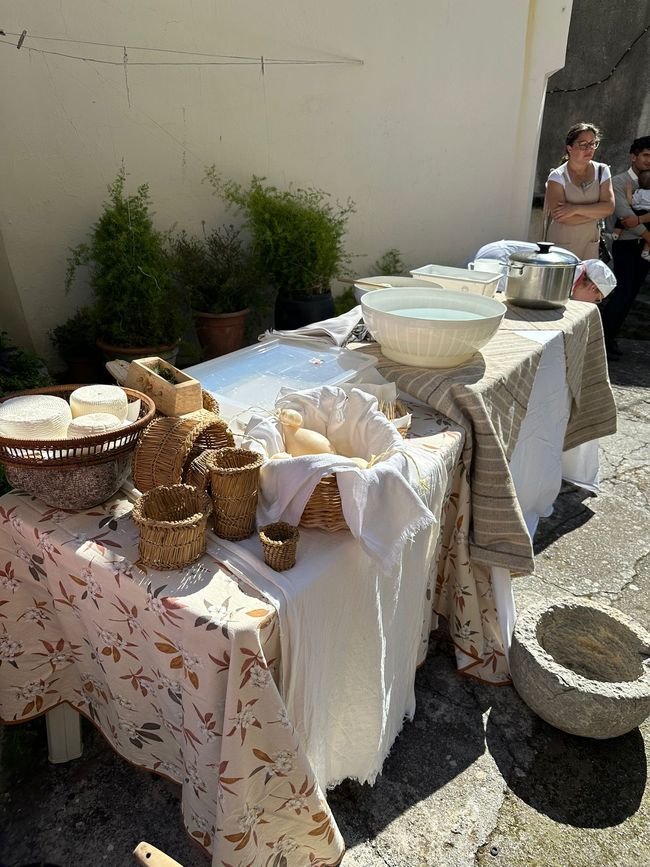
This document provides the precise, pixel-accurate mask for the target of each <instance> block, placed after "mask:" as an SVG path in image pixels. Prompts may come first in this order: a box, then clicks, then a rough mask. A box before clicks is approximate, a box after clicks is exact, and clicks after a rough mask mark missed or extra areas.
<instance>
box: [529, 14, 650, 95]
mask: <svg viewBox="0 0 650 867" xmlns="http://www.w3.org/2000/svg"><path fill="white" fill-rule="evenodd" d="M649 30H650V24H648V25H647V26H646V27H645V28H644V29H643V30H642V31H641V33H639V35H638V36H637V37H636V39H633V40H632V42H631V43H630V44H629V45H628V47H627V48H626V49H625V51H624V52H623V53H622V54H621V56H620V57H619V58H618V60H617V61H616V63H615V64H614V66H612V68H611V69H610V71H609V73H608V74H607V75H606V76H605V77H604V78H601V79H599V80H598V81H592V82H591V83H590V84H583V85H582V86H581V87H567V88H564V87H553V88H551V89H550V90H547V91H546V93H547V94H550V93H578V91H581V90H589V88H590V87H597V86H598V85H599V84H604V83H605V82H606V81H609V79H610V78H611V77H612V75H614V73H615V72H616V70H617V69H618V67H619V66H620V64H621V63H622V62H623V59H624V58H625V57H626V56H627V55H628V54H629V53H630V51H632V49H633V48H634V46H635V45H636V44H637V42H638V41H639V40H640V39H642V38H643V37H644V36H645V35H646V33H647V32H648V31H649Z"/></svg>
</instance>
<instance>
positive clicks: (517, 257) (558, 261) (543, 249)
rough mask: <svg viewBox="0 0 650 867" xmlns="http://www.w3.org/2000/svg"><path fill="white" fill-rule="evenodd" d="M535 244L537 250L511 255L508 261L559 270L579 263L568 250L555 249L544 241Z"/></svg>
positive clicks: (562, 248)
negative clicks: (558, 268) (557, 268)
mask: <svg viewBox="0 0 650 867" xmlns="http://www.w3.org/2000/svg"><path fill="white" fill-rule="evenodd" d="M536 243H537V250H532V251H530V252H529V251H526V252H522V253H511V254H510V256H509V257H508V261H509V262H513V263H514V262H516V263H518V264H520V265H545V266H552V267H560V268H563V267H564V268H566V267H567V266H575V265H578V264H579V263H580V259H578V257H577V256H574V255H573V253H571V252H570V251H569V250H565V249H564V247H555V246H554V245H553V244H550V243H547V242H546V241H537V242H536Z"/></svg>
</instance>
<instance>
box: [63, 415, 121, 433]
mask: <svg viewBox="0 0 650 867" xmlns="http://www.w3.org/2000/svg"><path fill="white" fill-rule="evenodd" d="M118 427H122V422H121V421H120V420H119V418H118V417H117V416H116V415H111V413H108V412H89V413H87V414H86V415H80V416H77V418H73V419H72V421H71V422H70V424H69V425H68V439H70V438H71V437H90V436H94V435H95V434H103V433H108V432H109V431H112V430H115V429H116V428H118Z"/></svg>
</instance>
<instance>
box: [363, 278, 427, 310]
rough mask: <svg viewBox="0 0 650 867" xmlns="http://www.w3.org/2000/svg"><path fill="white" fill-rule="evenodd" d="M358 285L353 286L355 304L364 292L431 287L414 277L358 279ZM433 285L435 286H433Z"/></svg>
mask: <svg viewBox="0 0 650 867" xmlns="http://www.w3.org/2000/svg"><path fill="white" fill-rule="evenodd" d="M358 279H359V280H360V282H359V283H355V284H354V297H355V298H356V299H357V304H360V303H361V298H362V296H363V295H365V294H366V292H373V291H374V290H375V289H385V288H386V287H387V286H395V287H402V286H408V287H410V286H425V287H429V286H431V285H432V284H431V282H430V281H428V280H418V279H417V278H415V277H398V276H394V277H391V276H383V277H359V278H358ZM434 285H435V284H434Z"/></svg>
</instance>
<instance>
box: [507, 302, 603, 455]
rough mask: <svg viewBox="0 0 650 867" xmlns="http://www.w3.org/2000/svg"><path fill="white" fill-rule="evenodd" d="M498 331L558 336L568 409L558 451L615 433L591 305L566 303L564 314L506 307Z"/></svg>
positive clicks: (597, 314) (599, 337) (596, 319)
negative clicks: (561, 338)
mask: <svg viewBox="0 0 650 867" xmlns="http://www.w3.org/2000/svg"><path fill="white" fill-rule="evenodd" d="M501 329H504V330H511V331H520V330H522V329H527V330H535V331H538V330H539V331H548V330H551V331H562V332H563V333H564V357H565V359H566V373H567V383H568V386H569V390H570V392H571V397H572V398H573V400H572V405H571V415H570V417H569V423H568V425H567V429H566V435H565V439H564V449H565V451H567V450H568V449H572V448H575V447H576V446H579V445H582V444H583V443H586V442H588V441H589V440H594V439H600V437H604V436H609V435H610V434H613V433H616V403H615V402H614V395H613V394H612V389H611V386H610V383H609V375H608V371H607V357H606V354H605V343H604V340H603V328H602V323H601V319H600V312H599V310H598V308H597V307H596V305H595V304H588V303H587V302H584V301H569V303H568V304H567V306H566V308H565V309H564V310H559V309H556V310H531V309H527V308H524V307H515V306H514V305H508V312H507V313H506V316H505V319H504V320H503V322H502V324H501Z"/></svg>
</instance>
